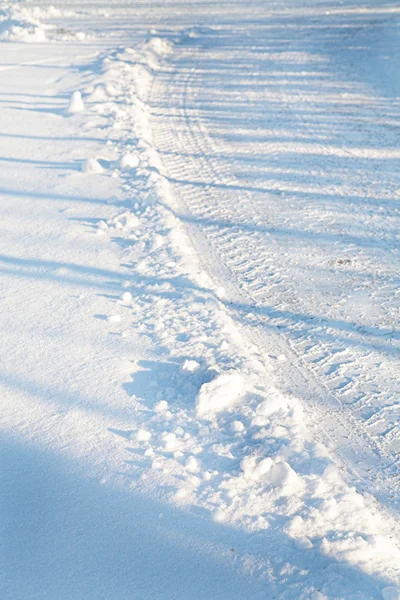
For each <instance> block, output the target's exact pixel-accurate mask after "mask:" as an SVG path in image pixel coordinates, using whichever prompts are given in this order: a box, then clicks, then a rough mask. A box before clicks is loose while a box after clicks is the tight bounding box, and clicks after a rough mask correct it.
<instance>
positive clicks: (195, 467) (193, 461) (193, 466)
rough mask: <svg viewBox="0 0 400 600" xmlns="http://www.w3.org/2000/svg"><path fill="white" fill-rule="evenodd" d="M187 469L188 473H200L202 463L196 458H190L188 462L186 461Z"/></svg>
mask: <svg viewBox="0 0 400 600" xmlns="http://www.w3.org/2000/svg"><path fill="white" fill-rule="evenodd" d="M185 467H186V468H187V470H188V471H192V472H195V471H200V467H201V465H200V461H199V460H198V459H197V458H195V457H194V456H189V457H188V458H187V459H186V461H185Z"/></svg>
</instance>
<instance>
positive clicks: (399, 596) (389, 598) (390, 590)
mask: <svg viewBox="0 0 400 600" xmlns="http://www.w3.org/2000/svg"><path fill="white" fill-rule="evenodd" d="M382 598H383V600H400V590H399V588H395V587H392V586H389V587H385V588H384V589H383V590H382Z"/></svg>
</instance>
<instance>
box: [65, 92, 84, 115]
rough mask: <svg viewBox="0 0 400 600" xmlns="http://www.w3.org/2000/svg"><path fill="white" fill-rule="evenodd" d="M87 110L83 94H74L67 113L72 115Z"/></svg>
mask: <svg viewBox="0 0 400 600" xmlns="http://www.w3.org/2000/svg"><path fill="white" fill-rule="evenodd" d="M83 110H85V105H84V103H83V100H82V94H81V93H80V92H78V91H76V92H74V93H73V94H72V96H71V99H70V101H69V105H68V109H67V112H68V113H69V114H70V115H74V114H76V113H79V112H82V111H83Z"/></svg>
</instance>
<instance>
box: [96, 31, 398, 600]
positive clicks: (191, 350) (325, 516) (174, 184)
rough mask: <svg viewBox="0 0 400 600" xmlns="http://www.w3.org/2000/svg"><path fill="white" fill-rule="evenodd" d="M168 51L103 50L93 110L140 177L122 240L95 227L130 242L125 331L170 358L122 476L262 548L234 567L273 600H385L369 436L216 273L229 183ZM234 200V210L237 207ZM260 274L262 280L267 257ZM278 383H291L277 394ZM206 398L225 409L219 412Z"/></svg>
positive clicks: (383, 538) (386, 567)
mask: <svg viewBox="0 0 400 600" xmlns="http://www.w3.org/2000/svg"><path fill="white" fill-rule="evenodd" d="M173 51H174V50H173V47H172V45H171V44H170V43H169V42H166V41H164V40H162V39H159V38H151V39H150V40H149V41H148V42H146V43H144V44H143V45H142V46H141V47H139V48H135V49H132V48H128V49H125V50H118V51H116V52H114V53H111V54H110V55H109V56H107V57H106V58H105V60H104V73H103V77H102V78H101V80H99V83H101V84H103V85H104V86H106V87H107V86H109V90H110V93H109V98H108V99H106V100H105V101H100V102H96V101H94V102H93V105H92V110H94V111H98V112H100V113H101V115H102V116H103V117H106V118H108V119H109V123H110V125H111V126H112V127H113V133H116V132H117V133H118V135H119V137H120V142H119V144H118V146H117V149H118V151H119V152H120V153H123V152H126V151H128V152H129V153H136V155H137V157H138V166H137V168H135V169H134V171H133V172H132V171H130V172H127V173H125V175H124V190H125V191H126V192H127V193H128V194H129V195H130V196H131V197H132V204H133V208H132V211H130V212H131V213H132V216H133V217H134V218H136V219H137V220H138V223H139V224H138V223H135V226H134V227H133V228H132V227H129V226H128V227H127V226H126V218H127V215H125V217H124V219H125V221H123V222H122V223H121V222H120V221H119V220H118V216H116V220H115V221H110V222H108V223H106V224H104V223H103V224H99V234H101V235H108V234H110V233H111V234H113V235H114V232H115V233H118V238H116V239H117V240H118V239H123V240H124V247H125V248H126V249H125V251H124V254H125V256H126V258H127V260H128V261H130V263H131V265H132V281H131V282H127V284H126V290H127V292H128V293H129V294H131V295H132V299H130V297H129V298H128V301H129V303H132V305H133V311H132V319H133V325H134V327H135V329H136V330H137V331H139V332H142V333H143V334H144V335H147V336H149V337H151V339H152V342H153V344H155V345H156V346H158V347H159V352H160V361H161V359H162V361H163V362H160V363H159V364H158V365H152V364H145V365H143V364H141V365H137V371H136V373H135V374H134V375H133V385H132V389H134V390H135V397H134V398H133V400H134V401H135V402H136V407H137V419H136V421H135V422H134V423H132V430H131V432H130V434H129V436H130V440H131V442H132V448H131V449H130V451H131V452H133V453H134V456H135V458H134V460H130V461H128V466H127V475H128V474H129V475H132V473H134V474H135V475H136V477H137V479H136V481H137V483H136V485H137V486H138V487H139V488H141V489H143V490H144V491H145V492H146V493H148V494H155V495H157V496H158V497H161V498H162V499H163V500H164V501H165V502H173V503H175V504H177V505H178V506H179V507H181V508H182V509H183V508H186V510H193V511H195V512H196V511H204V512H205V513H206V514H207V513H208V514H210V515H211V516H212V518H213V519H214V520H215V521H216V522H218V523H223V524H224V526H232V527H237V528H242V529H244V530H246V531H252V532H254V533H256V532H257V534H258V535H260V536H261V538H260V540H261V547H259V549H258V550H257V552H256V553H255V555H254V556H253V557H252V559H251V561H249V557H247V556H243V555H240V556H238V564H239V565H240V568H241V569H243V570H244V571H248V570H249V569H250V570H252V571H253V572H254V573H255V574H257V575H258V576H259V577H261V578H262V579H264V580H265V586H266V587H265V589H266V593H267V595H268V594H270V595H272V594H274V595H278V597H280V598H304V599H305V598H311V597H313V598H323V597H327V598H339V597H344V595H345V596H346V597H347V598H350V597H354V598H360V599H361V598H370V597H379V595H380V592H381V590H382V589H383V588H384V587H385V586H387V585H388V584H395V585H399V582H400V552H399V550H398V548H397V546H396V545H395V541H394V540H393V539H392V535H393V532H395V531H397V526H396V525H395V523H394V521H393V519H392V518H391V517H390V516H389V515H388V514H387V513H385V511H384V510H383V509H382V507H381V506H380V505H379V503H378V502H377V501H376V499H375V498H374V496H373V495H372V494H370V493H369V492H368V488H370V482H369V480H368V478H366V477H365V475H364V474H363V473H360V470H359V469H358V468H357V467H356V466H355V465H354V460H355V459H356V457H357V460H360V457H359V456H358V452H359V451H358V450H357V446H358V445H360V446H361V448H362V453H363V455H362V456H361V465H362V466H368V465H369V466H372V468H374V469H377V468H378V467H379V466H380V467H382V462H379V461H380V460H381V457H378V458H377V459H376V463H375V464H373V460H374V450H376V449H375V448H374V446H373V442H372V441H371V439H370V438H369V436H368V435H367V434H366V432H365V431H364V430H363V429H362V427H360V425H359V424H357V423H356V421H355V420H354V419H352V418H351V417H350V415H348V414H347V413H345V412H344V411H343V410H342V409H341V407H340V404H339V403H338V401H337V400H336V399H335V397H334V396H333V395H332V393H331V392H330V391H328V390H327V388H326V387H325V386H324V385H322V384H321V382H320V381H318V380H317V378H316V376H315V374H314V373H313V372H310V370H309V368H308V365H306V364H305V363H304V361H303V360H302V358H301V357H300V355H299V353H298V351H297V350H296V347H293V345H291V344H288V342H287V340H286V339H284V336H281V335H279V334H278V333H277V329H276V324H275V323H272V326H271V325H270V324H268V323H267V322H266V320H265V319H264V318H263V317H262V315H260V310H259V305H258V299H257V292H258V290H257V287H256V288H254V287H253V286H252V285H249V286H245V285H242V282H241V281H240V280H239V277H238V273H240V270H239V271H238V270H237V268H238V267H236V268H235V269H233V268H232V266H231V265H229V264H227V266H225V265H224V264H223V262H222V261H221V254H218V252H216V250H215V241H214V242H213V240H215V238H216V234H217V230H218V227H217V225H215V226H213V225H212V221H213V220H214V221H216V220H217V219H218V218H220V217H221V208H222V209H223V207H222V206H221V205H218V206H215V197H214V196H213V194H214V188H215V187H216V188H218V187H219V186H220V187H223V186H225V185H227V184H230V185H231V184H232V179H230V178H229V174H227V173H226V172H225V171H224V169H223V168H222V166H221V165H219V164H215V163H213V162H212V161H210V156H212V155H213V154H215V148H213V147H212V142H211V140H210V138H209V136H207V132H206V130H205V128H204V127H203V126H202V124H201V122H200V121H199V120H198V119H197V120H196V118H195V114H196V113H195V110H193V108H192V109H190V110H189V108H188V106H187V98H188V90H190V87H191V86H190V77H191V76H193V75H190V74H189V75H188V77H187V78H186V80H185V83H184V85H183V86H182V84H181V82H180V81H178V83H177V81H176V77H178V78H179V77H180V74H179V72H178V71H177V70H175V71H174V69H173V68H172V69H171V67H168V63H166V62H164V60H165V57H167V56H168V54H170V53H172V52H173ZM181 88H182V89H183V90H184V93H183V95H182V96H179V95H178V96H177V94H176V93H175V90H176V89H178V90H179V89H181ZM177 100H178V101H181V102H182V103H183V104H182V106H181V107H179V106H178V108H177V107H176V101H177ZM166 107H168V111H169V112H168V113H167V115H165V114H164V111H165V110H166ZM182 111H183V116H184V119H185V121H184V124H183V125H181V123H180V117H181V112H182ZM174 119H175V120H174ZM171 122H172V125H171ZM174 124H175V126H174ZM183 127H185V129H182V128H183ZM177 144H178V145H177ZM160 148H161V149H162V151H161V152H160ZM183 149H184V150H185V153H184V152H183ZM164 153H165V156H164ZM168 153H170V155H171V156H173V157H175V158H174V159H170V158H168V156H169V154H168ZM192 160H194V162H193V164H192V163H191V161H192ZM196 177H197V178H198V179H197V181H198V183H197V182H196ZM185 179H189V181H192V184H190V185H185V183H184V182H185ZM203 182H204V185H203ZM180 183H181V184H182V185H179V184H180ZM208 183H209V185H208ZM245 201H246V193H245V194H244V195H243V196H242V197H241V200H240V202H245ZM232 202H233V210H235V207H236V206H237V207H238V208H240V202H239V203H236V202H235V200H234V199H233V197H232ZM199 214H201V217H202V218H204V217H207V219H209V221H210V222H211V225H209V226H208V227H206V228H204V230H205V231H206V233H207V236H208V237H209V238H210V239H211V242H212V243H214V249H213V247H212V245H210V243H209V242H208V241H207V238H205V237H204V234H203V230H202V229H201V228H199V227H198V226H197V223H196V220H197V219H198V216H199ZM238 214H239V213H238ZM128 219H129V215H128ZM116 223H121V224H120V226H119V227H116ZM213 233H214V235H213ZM229 235H230V234H229V232H226V234H225V235H223V236H222V239H221V244H222V246H223V245H224V244H225V246H226V247H227V248H228V249H229V252H236V253H237V254H238V255H243V260H242V264H243V265H244V271H243V272H242V273H243V275H244V276H245V275H246V272H247V269H248V268H249V267H248V266H247V265H246V248H245V247H243V245H242V246H241V247H238V244H237V239H235V232H234V230H233V232H232V233H231V235H232V236H233V237H232V241H230V240H229ZM241 241H243V243H246V239H245V237H243V238H242V239H241ZM232 242H233V243H232ZM218 244H219V240H218ZM218 244H217V245H216V247H217V250H219V248H220V246H219V245H218ZM236 264H237V265H238V266H239V267H240V264H241V261H240V259H239V256H238V258H237V259H236ZM256 266H257V265H256ZM258 266H259V268H260V269H263V268H264V265H263V264H262V260H261V261H260V263H259V264H258ZM232 275H233V277H232ZM253 275H254V273H253ZM270 276H271V277H272V278H273V277H274V274H273V273H271V275H270ZM261 291H262V290H261ZM123 301H124V302H125V300H124V299H123ZM241 308H244V310H241ZM237 313H241V316H240V317H238V316H237ZM243 313H244V316H243ZM265 329H267V331H268V333H267V334H266V333H265ZM275 365H278V367H277V368H276V369H275V368H274V366H275ZM274 370H276V371H278V374H275V373H274ZM279 373H280V374H279ZM282 374H283V375H284V376H285V377H287V378H288V381H287V382H286V385H285V386H284V388H283V389H282V388H280V385H279V384H280V381H281V378H282ZM140 382H142V385H140ZM128 388H129V385H127V389H128ZM290 388H292V391H291V392H290V391H289V390H290ZM224 390H225V394H224ZM221 394H222V395H221ZM196 398H197V412H196V408H195V407H196ZM214 398H221V400H219V401H218V406H217V405H216V406H215V407H214V409H212V406H213V399H214ZM311 402H312V404H311ZM200 407H206V409H204V410H203V409H202V408H200ZM345 444H347V445H348V448H347V449H345V448H344V445H345ZM328 446H330V447H329V448H328ZM337 452H339V454H340V458H339V457H338V454H337ZM350 475H351V478H353V482H354V483H356V485H357V489H355V488H354V487H351V485H350V483H349V481H350ZM206 518H207V517H206ZM396 537H397V539H398V536H397V534H396ZM265 546H268V548H269V552H268V554H267V555H266V554H265V549H264V550H263V549H261V548H265ZM385 593H386V592H384V594H385ZM387 593H389V592H387ZM323 594H324V595H323Z"/></svg>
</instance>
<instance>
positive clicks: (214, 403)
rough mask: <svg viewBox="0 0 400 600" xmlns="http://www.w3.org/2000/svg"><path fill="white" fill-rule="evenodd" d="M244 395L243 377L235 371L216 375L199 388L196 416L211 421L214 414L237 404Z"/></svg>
mask: <svg viewBox="0 0 400 600" xmlns="http://www.w3.org/2000/svg"><path fill="white" fill-rule="evenodd" d="M245 393H246V388H245V385H244V381H243V377H242V376H241V375H240V374H239V373H238V372H237V371H227V372H226V373H222V374H220V375H217V377H215V379H213V380H212V381H210V382H209V383H203V385H202V386H201V388H200V391H199V393H198V395H197V399H196V413H197V416H198V417H201V418H207V419H212V418H213V416H214V415H215V414H216V413H218V412H220V411H221V410H224V409H226V408H228V407H229V406H232V405H233V404H235V403H236V402H238V400H240V399H241V398H242V397H243V396H244V395H245Z"/></svg>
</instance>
